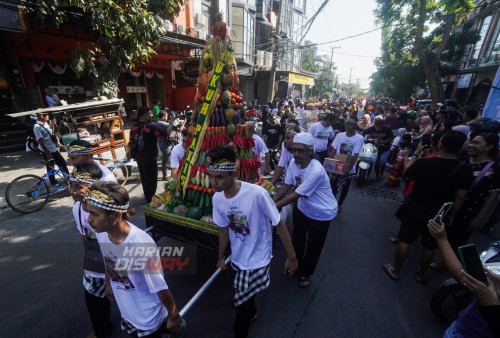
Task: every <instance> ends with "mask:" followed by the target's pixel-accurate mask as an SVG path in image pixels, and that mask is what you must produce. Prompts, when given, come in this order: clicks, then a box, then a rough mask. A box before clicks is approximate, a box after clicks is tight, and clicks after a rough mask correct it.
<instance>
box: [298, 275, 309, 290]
mask: <svg viewBox="0 0 500 338" xmlns="http://www.w3.org/2000/svg"><path fill="white" fill-rule="evenodd" d="M310 285H311V280H310V279H309V278H308V277H300V279H299V287H300V288H302V289H305V288H308V287H309V286H310Z"/></svg>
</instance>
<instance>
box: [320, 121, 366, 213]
mask: <svg viewBox="0 0 500 338" xmlns="http://www.w3.org/2000/svg"><path fill="white" fill-rule="evenodd" d="M357 127H358V124H357V122H356V121H355V120H353V119H347V120H346V121H345V132H344V133H339V134H337V136H335V139H334V140H333V142H332V144H331V146H332V150H331V152H330V155H329V157H331V158H333V157H334V156H335V155H336V154H342V155H349V156H352V157H351V160H350V161H349V163H346V166H345V167H344V175H334V177H333V178H332V190H333V191H334V194H335V196H336V197H337V200H338V205H339V207H340V206H341V205H342V202H344V200H345V198H346V196H347V193H348V192H349V186H350V184H351V181H352V178H353V177H354V176H355V175H356V166H355V164H356V161H357V160H358V156H359V153H360V152H361V151H362V150H363V145H364V144H365V139H364V137H363V136H362V135H360V134H357V133H356V129H357ZM339 191H340V194H339V195H337V193H338V192H339Z"/></svg>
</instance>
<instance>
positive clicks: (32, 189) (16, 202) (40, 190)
mask: <svg viewBox="0 0 500 338" xmlns="http://www.w3.org/2000/svg"><path fill="white" fill-rule="evenodd" d="M48 199H49V187H48V185H47V184H46V183H42V178H41V177H40V176H36V175H23V176H19V177H17V178H15V179H14V180H13V181H12V182H10V183H9V185H8V186H7V189H6V190H5V200H6V201H7V204H8V205H9V206H10V207H11V208H12V209H13V210H15V211H17V212H20V213H23V214H28V213H30V212H34V211H37V210H40V209H42V208H43V206H44V205H45V203H47V200H48Z"/></svg>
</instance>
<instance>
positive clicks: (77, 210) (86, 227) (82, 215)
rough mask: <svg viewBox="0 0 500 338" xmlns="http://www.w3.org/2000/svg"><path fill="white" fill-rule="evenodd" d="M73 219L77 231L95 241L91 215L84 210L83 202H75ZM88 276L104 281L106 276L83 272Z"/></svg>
mask: <svg viewBox="0 0 500 338" xmlns="http://www.w3.org/2000/svg"><path fill="white" fill-rule="evenodd" d="M73 217H74V218H75V222H76V229H77V230H78V232H79V233H80V235H82V236H85V237H87V238H92V239H95V238H96V237H95V231H94V229H92V227H91V226H90V224H89V213H88V212H86V211H85V210H83V208H82V202H75V204H73ZM83 273H85V274H86V275H87V276H89V277H92V278H102V279H104V274H103V273H99V272H94V271H88V270H85V269H84V270H83Z"/></svg>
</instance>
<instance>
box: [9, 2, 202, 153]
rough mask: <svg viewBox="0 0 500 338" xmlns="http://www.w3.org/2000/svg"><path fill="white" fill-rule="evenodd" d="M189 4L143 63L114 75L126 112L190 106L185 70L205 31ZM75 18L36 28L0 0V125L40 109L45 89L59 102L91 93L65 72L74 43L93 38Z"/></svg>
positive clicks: (191, 84) (17, 5)
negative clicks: (11, 116)
mask: <svg viewBox="0 0 500 338" xmlns="http://www.w3.org/2000/svg"><path fill="white" fill-rule="evenodd" d="M195 3H196V4H197V3H198V1H194V0H190V1H189V2H188V3H187V4H186V5H185V7H184V8H183V9H182V11H181V12H180V14H179V15H178V16H177V17H176V18H175V20H174V22H169V21H166V20H165V25H166V28H167V30H168V32H167V35H166V36H165V37H164V38H163V39H162V41H161V44H160V45H158V46H157V47H156V48H155V50H156V52H157V53H156V54H155V55H153V56H152V57H151V58H150V61H149V62H148V63H147V64H143V65H141V66H139V67H137V69H134V70H132V71H130V72H122V73H121V74H120V76H119V79H118V85H119V91H120V93H119V94H120V95H121V97H122V98H123V99H124V101H125V106H126V108H127V111H128V112H129V113H130V112H132V111H133V110H134V109H137V108H138V107H141V106H152V105H153V102H154V100H156V99H158V100H160V102H161V105H162V106H168V107H169V108H171V109H174V110H183V109H185V108H186V106H187V105H192V102H193V98H194V95H195V92H196V88H195V83H196V82H195V81H196V78H197V75H198V74H197V68H196V69H195V72H194V73H193V72H192V73H193V74H189V72H188V71H186V70H187V68H188V66H189V60H190V59H191V58H192V57H193V56H195V55H197V54H200V51H201V50H202V49H203V48H204V46H205V40H204V38H205V37H206V31H203V30H197V29H196V27H195V25H196V23H195V20H194V19H195V17H194V12H193V6H194V4H195ZM76 14H78V13H76ZM76 14H75V15H74V16H73V19H72V20H71V21H70V23H67V24H63V25H61V26H60V27H57V28H56V27H52V26H39V25H36V22H35V21H33V20H30V17H29V16H27V15H26V14H25V12H24V11H23V7H22V6H21V2H20V1H18V2H16V1H12V0H9V1H1V0H0V17H1V18H2V19H1V20H0V45H1V46H2V51H1V52H0V98H1V99H0V122H1V121H4V122H8V123H12V121H10V120H9V121H7V118H6V117H5V114H7V113H11V112H16V111H18V112H19V111H26V110H31V109H37V108H40V107H44V106H46V102H45V94H44V91H45V90H46V89H47V88H53V89H56V91H57V92H58V95H59V97H60V98H61V99H65V98H66V93H67V91H68V90H69V91H71V93H72V96H73V99H75V100H76V101H85V100H87V99H88V98H92V97H93V96H95V95H96V93H95V91H94V90H93V88H92V83H91V82H90V81H89V80H87V79H85V78H82V79H77V78H76V77H75V73H74V72H73V70H72V69H71V61H72V54H73V53H74V51H75V48H76V46H77V45H78V43H79V42H80V41H82V40H85V41H92V40H95V38H96V33H95V32H94V31H93V30H92V29H91V27H90V25H89V22H88V20H86V19H85V17H84V16H82V15H76ZM69 15H71V13H69ZM199 37H201V38H203V39H200V38H199ZM9 129H12V128H11V127H9ZM0 130H2V128H0ZM9 133H10V131H8V130H7V131H0V148H1V147H2V146H3V145H11V144H12V143H13V142H12V138H11V137H10V136H12V135H11V134H9ZM14 143H15V142H14ZM0 150H1V149H0Z"/></svg>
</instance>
